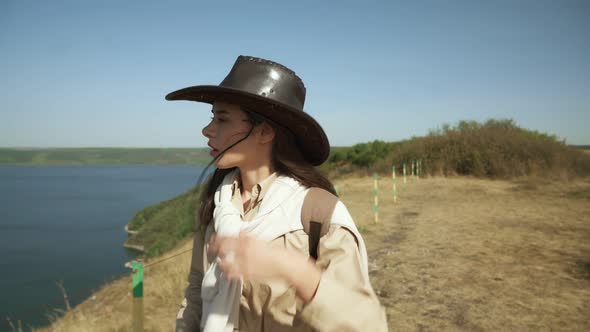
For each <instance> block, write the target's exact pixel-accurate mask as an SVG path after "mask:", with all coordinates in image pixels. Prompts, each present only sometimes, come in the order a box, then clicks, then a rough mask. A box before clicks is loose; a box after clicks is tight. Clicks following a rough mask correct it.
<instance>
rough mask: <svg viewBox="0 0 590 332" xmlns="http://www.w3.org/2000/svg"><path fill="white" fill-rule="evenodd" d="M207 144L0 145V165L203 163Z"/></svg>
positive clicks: (206, 160)
mask: <svg viewBox="0 0 590 332" xmlns="http://www.w3.org/2000/svg"><path fill="white" fill-rule="evenodd" d="M209 161H211V156H209V149H208V148H0V165H6V166H66V165H71V166H76V165H177V166H179V165H195V166H202V165H206V164H207V163H209Z"/></svg>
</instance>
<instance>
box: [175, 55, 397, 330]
mask: <svg viewBox="0 0 590 332" xmlns="http://www.w3.org/2000/svg"><path fill="white" fill-rule="evenodd" d="M166 99H167V100H192V101H198V102H205V103H209V104H212V105H213V108H212V110H211V112H212V113H213V117H212V121H211V122H210V123H209V124H208V125H207V126H206V127H205V128H203V135H204V136H205V137H207V138H208V139H209V141H208V145H209V147H211V149H212V150H211V155H212V156H213V157H214V160H213V161H212V163H215V164H216V166H217V169H216V170H215V171H214V173H213V175H212V176H211V178H210V179H209V181H208V182H207V183H206V184H205V188H204V190H203V191H202V194H201V198H200V203H201V204H200V207H199V211H198V215H199V220H200V226H201V227H200V230H199V231H198V232H196V233H195V237H194V247H193V256H192V263H191V270H190V273H189V278H188V280H189V286H188V287H187V289H186V292H185V299H184V300H183V303H182V306H181V309H180V311H179V313H178V316H177V324H176V325H177V326H176V330H177V331H199V330H200V329H201V330H203V331H313V330H317V331H386V330H387V322H386V318H385V311H384V310H383V308H382V307H381V305H380V303H379V300H378V298H377V296H376V295H375V293H374V291H373V289H372V287H371V284H370V282H369V277H368V272H367V257H366V249H365V245H364V242H363V239H362V237H361V235H360V234H359V232H358V230H357V229H356V226H355V225H354V222H353V221H352V218H351V217H350V214H349V213H348V211H347V210H346V207H345V206H344V204H343V203H342V202H341V201H340V200H338V198H337V197H336V195H335V192H334V189H333V186H332V184H331V183H330V181H329V180H328V179H326V178H325V177H324V176H322V175H321V174H320V173H319V172H318V171H317V170H316V169H315V168H314V166H318V165H320V164H322V163H323V162H324V161H325V160H326V159H327V157H328V155H329V151H330V146H329V143H328V139H327V137H326V135H325V133H324V131H323V129H322V128H321V126H320V125H319V124H318V123H317V122H316V121H315V120H314V119H313V118H312V117H311V116H309V115H308V114H307V113H305V112H304V111H303V104H304V101H305V87H304V85H303V82H302V81H301V79H300V78H299V77H298V76H297V75H296V74H295V73H294V72H293V71H291V70H290V69H288V68H286V67H285V66H283V65H281V64H278V63H276V62H272V61H269V60H264V59H260V58H255V57H246V56H239V57H238V59H237V60H236V62H235V64H234V66H233V68H232V69H231V71H230V73H229V74H228V75H227V77H226V78H225V79H224V80H223V81H222V82H221V83H220V84H219V85H218V86H211V85H202V86H194V87H189V88H185V89H181V90H178V91H175V92H172V93H170V94H168V95H167V96H166Z"/></svg>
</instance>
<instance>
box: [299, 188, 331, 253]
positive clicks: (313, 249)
mask: <svg viewBox="0 0 590 332" xmlns="http://www.w3.org/2000/svg"><path fill="white" fill-rule="evenodd" d="M337 203H338V197H336V196H335V195H333V194H332V193H330V192H329V191H327V190H324V189H322V188H317V187H313V188H310V189H309V190H308V191H307V194H306V195H305V199H304V201H303V206H302V208H301V224H302V225H303V229H304V230H305V233H307V235H308V237H309V256H310V257H313V258H314V259H315V260H317V259H318V257H319V252H318V248H319V243H320V238H321V237H322V236H324V235H326V233H328V230H329V229H330V220H331V219H332V214H333V213H334V208H335V207H336V204H337Z"/></svg>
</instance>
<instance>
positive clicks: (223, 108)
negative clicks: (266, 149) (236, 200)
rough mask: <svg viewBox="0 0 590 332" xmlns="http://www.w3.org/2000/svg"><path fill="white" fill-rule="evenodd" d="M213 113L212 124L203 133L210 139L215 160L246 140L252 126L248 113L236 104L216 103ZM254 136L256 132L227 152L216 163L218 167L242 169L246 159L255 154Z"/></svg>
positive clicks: (209, 142)
mask: <svg viewBox="0 0 590 332" xmlns="http://www.w3.org/2000/svg"><path fill="white" fill-rule="evenodd" d="M211 113H213V117H212V118H211V122H210V123H209V124H208V125H207V126H205V128H203V131H202V133H203V136H205V137H207V138H208V139H209V141H208V142H207V143H208V145H209V147H211V149H212V150H211V152H210V154H211V156H212V157H214V158H215V157H216V156H217V154H218V153H219V152H221V151H223V150H225V149H226V148H227V147H229V146H230V145H232V144H233V143H235V142H237V141H239V140H241V139H242V138H244V137H245V136H246V135H247V134H248V131H250V128H251V127H252V124H251V123H250V122H248V116H247V114H246V112H244V111H242V110H241V109H240V106H238V105H236V104H230V103H226V102H215V103H214V104H213V109H212V110H211ZM253 134H254V132H253V133H252V134H250V137H248V138H247V139H245V140H243V141H242V142H240V143H238V144H237V145H235V146H234V147H232V148H231V149H230V150H228V151H226V152H225V153H224V154H223V155H222V156H221V158H220V159H218V160H217V161H216V165H217V167H218V168H220V169H225V168H230V167H240V166H241V165H242V164H243V163H244V162H245V161H246V157H247V156H252V155H253V152H255V149H256V143H255V142H254V140H253V139H252V136H253Z"/></svg>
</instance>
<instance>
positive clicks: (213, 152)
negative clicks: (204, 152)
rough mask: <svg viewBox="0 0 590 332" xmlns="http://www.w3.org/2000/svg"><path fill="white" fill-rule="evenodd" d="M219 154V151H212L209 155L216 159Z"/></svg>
mask: <svg viewBox="0 0 590 332" xmlns="http://www.w3.org/2000/svg"><path fill="white" fill-rule="evenodd" d="M218 153H219V151H218V150H217V149H212V150H211V152H209V155H210V156H211V157H213V158H215V156H217V154H218Z"/></svg>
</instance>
